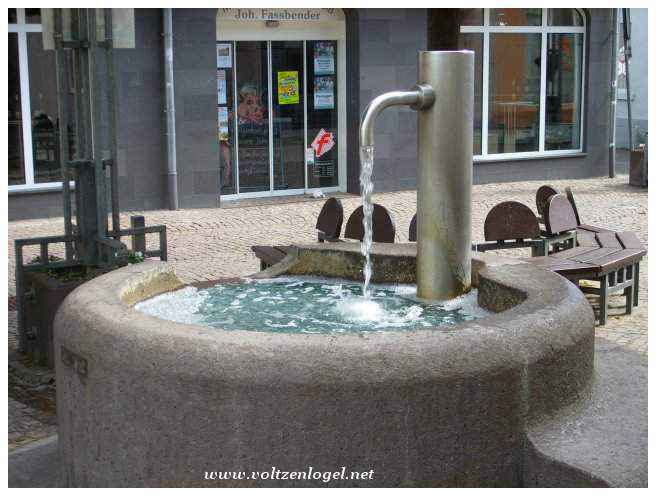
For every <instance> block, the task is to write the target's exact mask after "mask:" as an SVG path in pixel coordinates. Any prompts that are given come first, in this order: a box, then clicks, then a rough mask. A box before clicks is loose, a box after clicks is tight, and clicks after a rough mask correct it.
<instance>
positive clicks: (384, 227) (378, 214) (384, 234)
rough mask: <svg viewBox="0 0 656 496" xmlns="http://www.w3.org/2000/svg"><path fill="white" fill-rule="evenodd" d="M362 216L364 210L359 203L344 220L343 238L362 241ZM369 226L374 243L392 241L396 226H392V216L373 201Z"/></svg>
mask: <svg viewBox="0 0 656 496" xmlns="http://www.w3.org/2000/svg"><path fill="white" fill-rule="evenodd" d="M363 218H364V212H363V210H362V205H361V206H359V207H358V208H356V209H355V210H354V211H353V213H352V214H351V216H350V217H349V219H348V221H347V222H346V228H345V229H344V237H345V238H347V239H357V240H358V241H362V238H364V226H363V225H362V219H363ZM371 226H372V231H373V232H372V237H373V241H374V242H375V243H394V238H395V236H396V228H395V227H394V221H393V220H392V216H391V215H390V213H389V211H388V210H387V209H386V208H385V207H383V206H382V205H379V204H377V203H374V211H373V213H372V216H371Z"/></svg>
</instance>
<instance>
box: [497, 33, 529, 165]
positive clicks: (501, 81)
mask: <svg viewBox="0 0 656 496" xmlns="http://www.w3.org/2000/svg"><path fill="white" fill-rule="evenodd" d="M489 85H490V86H489V107H488V108H489V117H488V119H489V121H488V122H489V127H488V138H487V139H488V141H487V143H488V146H487V148H488V153H514V152H532V151H537V150H538V146H539V139H540V135H539V133H540V35H539V34H514V33H513V34H510V33H495V34H493V35H491V36H490V81H489Z"/></svg>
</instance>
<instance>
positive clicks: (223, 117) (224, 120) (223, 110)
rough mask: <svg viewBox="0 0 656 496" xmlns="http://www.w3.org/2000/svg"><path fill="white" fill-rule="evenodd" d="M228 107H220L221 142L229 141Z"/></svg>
mask: <svg viewBox="0 0 656 496" xmlns="http://www.w3.org/2000/svg"><path fill="white" fill-rule="evenodd" d="M229 138H230V132H229V130H228V107H219V141H228V139H229Z"/></svg>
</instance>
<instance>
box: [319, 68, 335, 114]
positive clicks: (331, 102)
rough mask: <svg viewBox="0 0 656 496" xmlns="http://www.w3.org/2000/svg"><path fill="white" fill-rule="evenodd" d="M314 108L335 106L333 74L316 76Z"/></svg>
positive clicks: (331, 107)
mask: <svg viewBox="0 0 656 496" xmlns="http://www.w3.org/2000/svg"><path fill="white" fill-rule="evenodd" d="M314 108H315V109H316V110H332V109H334V108H335V80H334V78H333V77H332V76H319V77H315V78H314Z"/></svg>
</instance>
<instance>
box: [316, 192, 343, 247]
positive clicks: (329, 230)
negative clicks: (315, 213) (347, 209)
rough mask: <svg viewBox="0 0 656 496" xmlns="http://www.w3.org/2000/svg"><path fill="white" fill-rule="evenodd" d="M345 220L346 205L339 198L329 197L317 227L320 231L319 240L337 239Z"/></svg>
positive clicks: (320, 214) (320, 213)
mask: <svg viewBox="0 0 656 496" xmlns="http://www.w3.org/2000/svg"><path fill="white" fill-rule="evenodd" d="M343 222H344V207H342V202H341V201H339V200H338V199H337V198H328V199H327V200H326V203H324V204H323V207H322V208H321V212H319V217H317V225H316V228H317V230H318V231H319V241H323V240H324V239H337V238H339V235H340V234H341V232H342V223H343Z"/></svg>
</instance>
